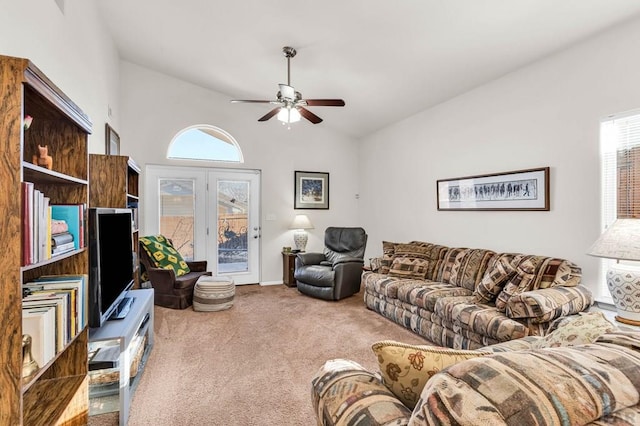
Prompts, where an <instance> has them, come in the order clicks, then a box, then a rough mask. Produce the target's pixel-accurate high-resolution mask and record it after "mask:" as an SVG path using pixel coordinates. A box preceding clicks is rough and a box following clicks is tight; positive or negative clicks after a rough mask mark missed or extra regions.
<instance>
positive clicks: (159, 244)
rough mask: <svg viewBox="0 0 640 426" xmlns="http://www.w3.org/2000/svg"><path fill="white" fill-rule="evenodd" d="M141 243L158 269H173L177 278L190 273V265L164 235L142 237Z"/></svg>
mask: <svg viewBox="0 0 640 426" xmlns="http://www.w3.org/2000/svg"><path fill="white" fill-rule="evenodd" d="M140 243H141V245H142V248H143V249H144V251H145V252H146V253H147V254H148V255H149V256H148V257H149V259H150V260H151V262H153V263H154V264H155V266H156V268H162V269H173V272H174V273H175V274H176V277H179V276H181V275H185V274H187V273H189V272H190V269H189V265H187V262H185V260H184V259H183V258H182V255H181V254H180V253H178V251H177V250H176V249H175V248H174V247H173V244H171V242H170V241H169V240H168V239H166V238H165V237H164V236H162V235H148V236H146V237H140Z"/></svg>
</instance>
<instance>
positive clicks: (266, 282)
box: [260, 281, 284, 286]
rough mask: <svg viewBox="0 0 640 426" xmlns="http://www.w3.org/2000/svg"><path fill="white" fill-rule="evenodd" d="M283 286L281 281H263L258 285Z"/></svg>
mask: <svg viewBox="0 0 640 426" xmlns="http://www.w3.org/2000/svg"><path fill="white" fill-rule="evenodd" d="M282 284H284V283H283V282H282V281H263V282H261V283H260V285H265V286H266V285H282Z"/></svg>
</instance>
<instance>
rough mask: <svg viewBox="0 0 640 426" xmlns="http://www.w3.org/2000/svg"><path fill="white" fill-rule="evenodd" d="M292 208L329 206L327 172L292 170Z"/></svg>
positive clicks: (326, 207) (323, 207) (325, 207)
mask: <svg viewBox="0 0 640 426" xmlns="http://www.w3.org/2000/svg"><path fill="white" fill-rule="evenodd" d="M294 188H295V190H294V203H293V208H294V209H324V210H326V209H328V208H329V173H322V172H303V171H299V170H296V171H295V172H294Z"/></svg>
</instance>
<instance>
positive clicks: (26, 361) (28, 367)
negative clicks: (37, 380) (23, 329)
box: [22, 334, 40, 381]
mask: <svg viewBox="0 0 640 426" xmlns="http://www.w3.org/2000/svg"><path fill="white" fill-rule="evenodd" d="M39 368H40V367H38V363H37V362H36V360H35V359H33V356H32V355H31V336H30V335H28V334H23V335H22V379H23V380H25V381H28V380H29V379H30V378H31V377H32V376H33V375H34V374H36V373H37V372H38V369H39Z"/></svg>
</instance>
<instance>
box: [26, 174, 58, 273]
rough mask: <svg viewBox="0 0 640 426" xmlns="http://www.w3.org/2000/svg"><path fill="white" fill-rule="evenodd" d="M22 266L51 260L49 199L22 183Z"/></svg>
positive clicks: (29, 185)
mask: <svg viewBox="0 0 640 426" xmlns="http://www.w3.org/2000/svg"><path fill="white" fill-rule="evenodd" d="M21 196H22V200H21V214H22V266H25V265H31V264H34V263H38V262H43V261H45V260H48V259H50V258H51V241H50V238H51V209H50V202H51V200H50V199H49V197H47V196H45V194H44V193H43V192H41V191H40V190H38V189H35V187H34V184H33V183H31V182H22V194H21Z"/></svg>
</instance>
